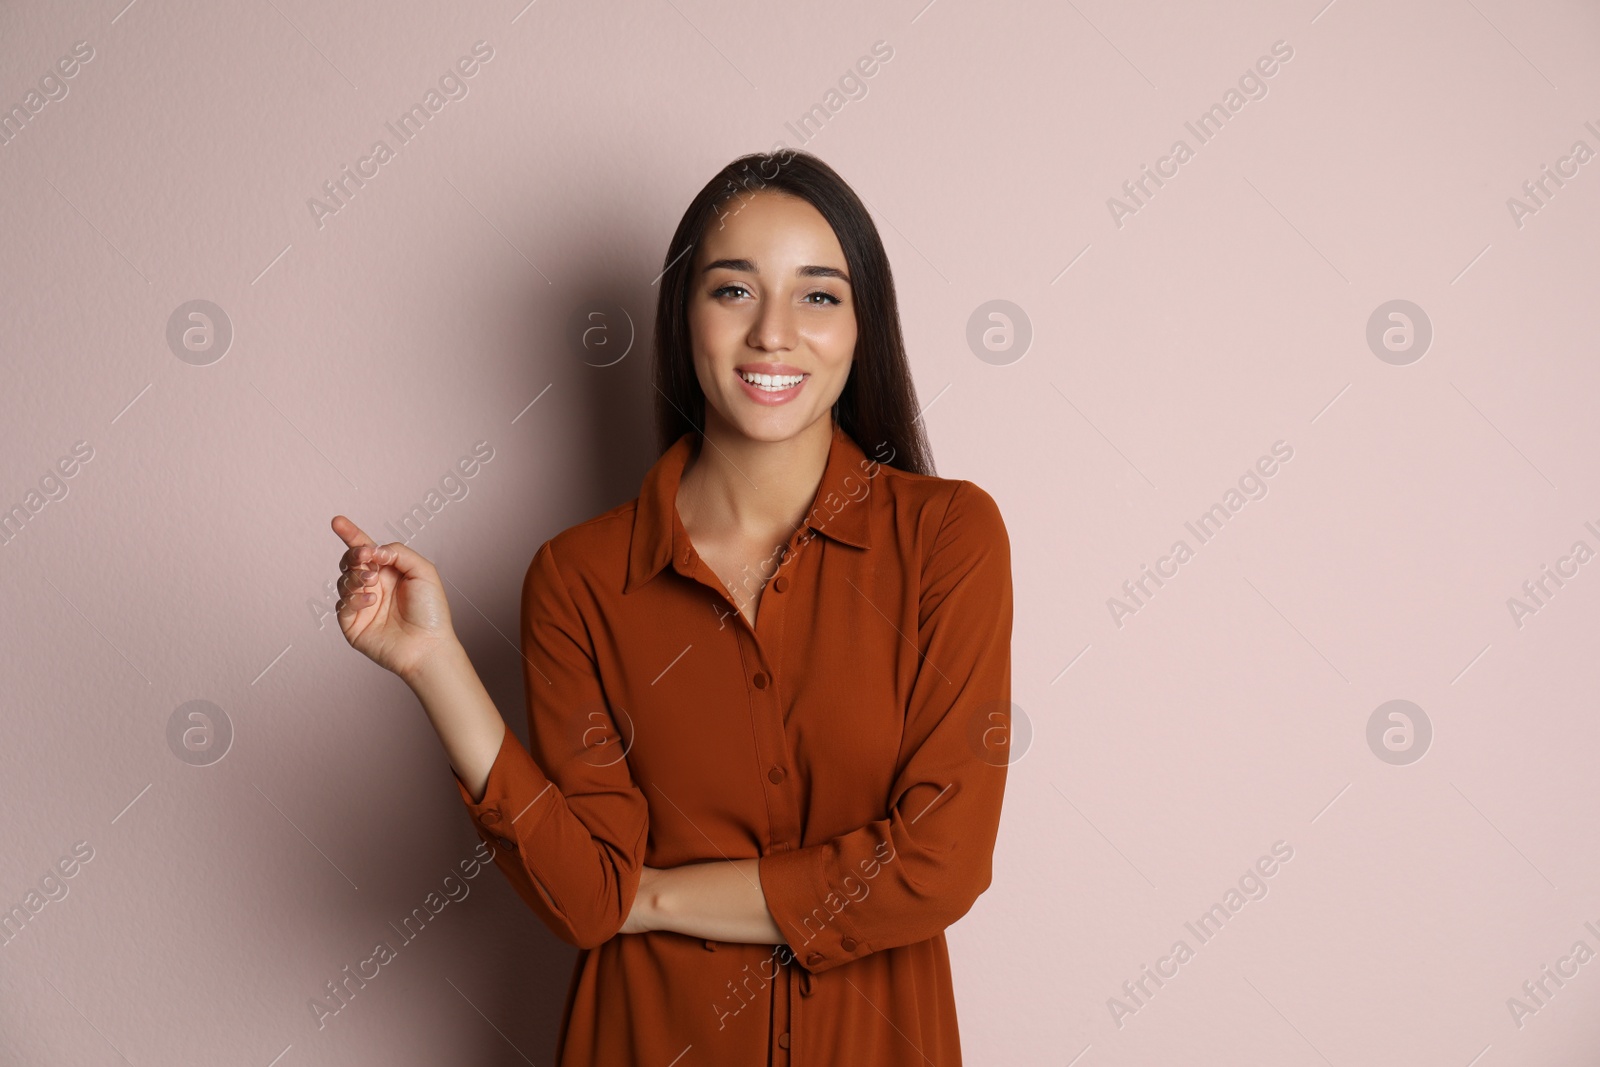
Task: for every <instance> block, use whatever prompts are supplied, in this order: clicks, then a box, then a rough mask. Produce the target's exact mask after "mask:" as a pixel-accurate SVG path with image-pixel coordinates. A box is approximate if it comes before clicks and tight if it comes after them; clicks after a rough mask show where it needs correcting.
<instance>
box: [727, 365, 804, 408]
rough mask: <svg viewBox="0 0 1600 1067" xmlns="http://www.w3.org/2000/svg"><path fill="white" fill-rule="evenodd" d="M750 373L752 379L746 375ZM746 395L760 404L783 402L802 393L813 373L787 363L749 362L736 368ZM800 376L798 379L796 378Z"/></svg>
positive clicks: (740, 385) (735, 371) (737, 376)
mask: <svg viewBox="0 0 1600 1067" xmlns="http://www.w3.org/2000/svg"><path fill="white" fill-rule="evenodd" d="M747 374H748V375H750V377H751V378H754V379H755V380H754V381H751V380H749V379H747V378H746V377H745V375H747ZM734 377H736V378H737V379H738V380H739V387H740V389H742V390H743V391H744V394H745V396H747V397H749V398H750V399H751V400H754V401H755V402H756V403H758V404H767V405H772V404H783V403H787V402H788V401H790V400H793V399H794V398H795V397H797V396H799V395H800V392H801V390H803V389H804V388H805V386H806V382H808V381H810V380H811V375H809V374H807V373H806V372H804V371H802V370H800V369H799V368H797V367H792V366H790V365H788V364H786V363H747V364H745V365H744V366H742V367H737V368H735V370H734ZM796 378H798V379H799V380H798V381H795V379H796Z"/></svg>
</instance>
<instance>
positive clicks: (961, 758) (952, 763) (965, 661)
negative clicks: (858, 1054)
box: [759, 481, 1012, 973]
mask: <svg viewBox="0 0 1600 1067" xmlns="http://www.w3.org/2000/svg"><path fill="white" fill-rule="evenodd" d="M922 574H923V583H922V590H921V597H920V601H919V606H918V624H917V648H918V651H919V652H920V654H921V655H920V660H919V668H918V673H917V677H916V681H915V682H914V683H913V686H912V690H911V696H910V699H909V703H908V707H907V708H906V719H905V731H904V734H903V738H904V740H903V743H902V746H901V750H900V770H899V773H898V774H897V775H896V777H895V780H894V786H893V789H892V791H891V794H890V798H889V799H890V803H889V810H888V813H887V816H886V817H885V818H883V819H879V820H876V821H874V822H871V823H869V824H867V825H866V826H863V827H861V828H860V829H857V830H854V831H851V832H849V833H846V834H844V835H842V836H839V837H835V838H833V839H831V840H828V841H824V842H820V843H817V844H813V845H808V846H806V847H804V848H800V849H795V850H791V851H781V852H772V853H768V854H767V855H765V856H763V857H762V858H761V861H760V868H759V870H760V880H761V890H762V894H763V896H764V897H765V898H766V903H767V908H768V910H769V911H770V912H771V913H772V916H773V919H774V920H775V921H776V923H777V925H778V928H779V929H780V930H782V931H783V932H784V934H785V936H786V937H787V938H788V944H789V946H790V948H791V949H792V950H793V951H794V954H795V957H796V958H797V959H798V961H799V962H800V963H801V964H803V965H804V966H805V967H806V969H807V970H810V971H812V972H814V973H821V972H823V971H827V970H831V969H832V968H834V967H837V966H840V965H841V964H845V963H849V962H850V961H851V960H854V959H858V958H860V957H861V956H863V955H865V954H867V953H871V952H877V951H880V950H882V949H886V948H893V947H896V946H899V945H906V944H911V943H914V942H917V941H923V940H926V939H928V938H930V937H932V936H934V935H935V934H937V933H938V932H939V931H941V930H943V929H945V928H946V927H948V926H950V925H951V924H953V923H954V922H955V921H956V920H957V919H959V918H961V916H963V915H965V914H966V913H967V911H968V910H969V909H970V908H971V907H972V904H973V902H974V901H976V900H977V898H978V896H979V894H981V893H982V892H983V891H984V890H985V889H987V888H988V886H989V883H990V879H991V860H992V856H993V852H994V843H995V838H996V835H997V833H998V830H999V823H1000V808H1001V801H1002V797H1003V794H1004V791H1005V778H1006V765H1007V763H1008V760H1009V751H1010V728H1011V627H1012V589H1011V545H1010V540H1009V537H1008V535H1007V532H1006V527H1005V523H1004V521H1003V520H1002V518H1001V515H1000V510H999V508H998V507H997V506H996V504H995V502H994V500H993V498H992V497H990V496H989V494H988V493H986V492H985V491H984V490H983V489H981V488H979V487H978V486H977V485H974V484H973V483H972V482H968V481H958V482H957V483H956V485H955V488H954V490H953V491H952V493H951V496H950V498H949V503H948V505H947V507H946V511H945V514H944V517H943V519H942V520H941V523H940V527H939V532H938V533H937V534H936V535H935V538H934V543H933V547H932V548H931V549H930V550H929V552H928V555H927V557H926V558H925V560H924V563H923V571H922Z"/></svg>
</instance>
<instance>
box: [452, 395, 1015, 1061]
mask: <svg viewBox="0 0 1600 1067" xmlns="http://www.w3.org/2000/svg"><path fill="white" fill-rule="evenodd" d="M698 447H700V436H699V435H698V434H697V433H693V432H691V433H686V434H684V435H683V437H681V438H680V439H679V440H678V441H677V442H676V443H675V444H674V445H673V446H672V447H671V448H669V449H668V450H667V451H666V452H665V453H663V454H662V455H661V457H660V459H659V460H657V461H656V463H655V465H654V466H652V467H651V469H650V471H649V473H648V474H647V475H646V476H645V479H644V483H643V486H642V488H641V490H640V493H639V497H638V498H637V499H636V500H634V501H630V502H628V503H626V504H623V505H620V506H618V507H616V508H613V509H611V510H610V511H607V512H605V513H604V514H602V515H599V516H597V517H595V518H593V519H591V520H589V521H588V522H584V523H581V524H579V525H577V526H574V527H572V528H570V529H568V530H564V531H562V532H561V533H559V534H557V535H556V536H555V537H553V538H551V539H550V540H549V541H547V542H545V543H544V544H542V545H541V546H540V547H539V549H538V551H537V552H536V553H535V554H534V557H533V561H532V563H531V564H530V565H529V568H528V572H527V577H526V579H525V581H524V583H523V588H522V627H521V641H522V648H523V674H524V678H525V681H526V686H525V688H526V696H527V703H528V730H529V745H528V747H524V746H523V744H522V743H521V742H520V741H519V740H518V738H517V737H516V735H515V734H514V733H513V732H512V731H511V730H509V729H508V730H507V731H506V733H505V737H504V740H503V741H502V742H501V747H500V751H499V754H498V755H497V756H496V758H495V762H494V765H493V768H492V770H491V771H490V774H489V781H488V785H487V787H486V789H485V792H484V795H483V798H482V799H481V800H480V801H478V802H476V803H474V802H473V800H472V796H471V794H470V793H469V792H468V791H467V788H466V786H465V785H463V784H462V783H461V780H460V779H459V778H456V779H455V781H456V786H457V788H458V789H459V791H460V794H461V799H462V802H463V803H464V804H465V805H466V806H467V810H468V811H469V813H470V814H471V817H472V820H473V823H474V825H475V826H476V827H477V829H478V832H479V834H480V835H481V836H482V837H483V839H484V840H485V841H487V842H489V843H490V844H492V845H494V846H496V848H495V863H496V864H497V865H498V866H499V868H500V869H501V870H502V871H504V872H505V875H506V877H507V878H509V879H510V880H511V884H512V885H513V886H514V887H515V888H516V891H517V893H518V894H519V895H520V896H521V897H522V899H523V900H525V901H526V902H527V904H528V906H529V907H531V908H532V909H533V911H534V912H535V913H536V914H537V915H538V916H539V918H540V919H542V920H543V921H544V923H545V924H546V925H547V926H548V927H549V928H550V929H551V930H552V931H554V932H555V934H556V935H557V936H559V937H560V938H561V939H562V940H564V941H567V942H569V943H570V944H572V945H575V946H577V947H578V948H579V949H580V950H581V951H580V952H579V954H578V959H577V964H576V967H575V969H574V972H573V976H572V982H571V986H570V988H569V991H568V994H567V1003H566V1008H565V1015H564V1019H563V1023H562V1026H561V1030H560V1036H559V1039H558V1044H559V1049H558V1053H557V1056H558V1063H559V1065H560V1067H624V1065H639V1067H701V1065H722V1064H728V1065H736V1067H744V1065H760V1064H784V1065H791V1067H834V1065H839V1064H852V1065H853V1064H871V1065H875V1067H898V1065H902V1064H904V1065H906V1067H911V1065H916V1067H928V1065H930V1064H932V1065H937V1067H956V1065H958V1064H960V1062H961V1046H960V1039H959V1036H958V1032H957V1026H956V1006H955V998H954V995H953V993H952V989H951V982H950V960H949V954H948V952H947V950H946V946H945V935H944V930H945V928H946V927H948V926H949V925H950V924H952V923H954V922H955V921H956V920H957V919H959V918H961V916H962V915H964V914H965V913H966V912H967V910H968V909H969V908H970V907H971V906H972V904H973V901H974V900H976V899H977V897H978V895H979V894H980V893H982V892H983V891H984V890H985V889H986V888H988V886H989V881H990V858H991V855H992V852H993V848H994V841H995V834H996V831H997V828H998V824H999V819H1000V806H1001V799H1002V794H1003V792H1004V787H1005V777H1006V764H1007V756H1008V752H1009V736H1008V734H1009V728H1010V709H1011V657H1010V649H1011V621H1012V601H1011V562H1010V542H1009V540H1008V537H1007V533H1006V528H1005V524H1004V523H1003V522H1002V520H1001V516H1000V512H999V510H998V508H997V507H996V506H995V502H994V500H993V499H992V498H991V497H990V496H989V495H988V494H987V493H986V492H985V491H984V490H982V489H980V488H978V486H976V485H975V484H973V483H972V482H970V481H961V480H954V479H946V478H936V477H927V476H923V475H917V474H912V473H909V472H906V471H902V470H899V469H897V468H895V467H892V466H890V465H889V464H891V463H892V462H893V457H892V456H890V455H888V454H887V452H888V449H887V448H884V449H883V453H882V454H879V455H877V456H875V457H869V456H867V454H866V453H865V451H864V450H863V449H862V447H861V446H860V445H858V444H857V443H856V441H854V440H853V439H852V438H851V437H850V436H849V435H848V434H846V433H845V431H844V430H843V428H842V427H840V426H838V425H837V424H835V427H834V434H833V440H832V444H831V445H830V448H829V453H828V459H827V465H826V468H825V470H824V472H823V476H822V482H821V484H820V486H819V487H818V490H817V494H816V497H815V499H814V501H813V504H812V508H811V510H810V512H809V513H808V515H807V517H806V520H805V522H804V523H802V525H801V526H800V528H799V529H797V530H796V531H795V532H794V534H793V536H792V537H791V538H790V539H789V541H788V543H787V544H786V545H785V546H783V548H782V551H781V552H775V553H774V559H773V560H772V561H771V564H770V565H769V566H768V567H766V568H765V570H766V574H765V575H764V577H768V578H770V584H769V585H768V587H767V589H766V591H765V592H764V593H763V594H762V597H761V602H760V609H759V611H758V612H757V615H756V626H755V627H754V628H753V629H752V628H751V627H750V625H749V624H748V623H747V622H746V620H745V618H744V616H743V615H741V614H740V612H739V610H738V605H739V603H741V602H743V600H744V599H746V596H747V595H746V593H745V587H743V586H742V585H741V584H740V583H739V582H737V581H736V582H735V583H734V584H735V586H736V589H735V591H734V592H733V593H730V592H729V590H728V589H727V588H726V587H725V586H723V585H722V583H721V582H720V581H719V580H718V577H717V575H716V574H715V573H713V572H712V570H711V569H710V568H709V567H708V566H706V565H705V564H704V563H702V562H701V561H700V559H699V557H698V556H697V555H696V553H695V549H694V546H693V545H692V544H691V543H690V541H689V537H688V535H687V533H686V532H685V530H684V526H683V523H682V520H681V519H680V518H679V516H678V510H677V503H676V501H677V490H678V482H679V477H680V475H681V474H682V472H683V470H684V467H685V465H686V463H687V461H688V460H689V459H690V457H691V456H692V455H693V454H694V450H695V449H697V448H698ZM874 451H875V452H877V451H878V450H877V449H875V450H874ZM880 460H881V462H879V461H880ZM774 568H775V570H774ZM759 580H760V576H756V575H754V574H752V575H751V576H750V582H751V583H752V584H751V585H750V586H749V588H750V589H754V588H755V587H756V585H755V583H757V582H759ZM736 598H737V599H736ZM530 750H531V755H530ZM751 857H760V861H761V862H760V881H761V889H762V892H763V895H764V896H765V899H766V902H767V906H768V908H769V909H770V911H771V912H772V915H773V918H774V919H775V920H776V921H777V924H778V928H779V929H780V930H783V931H784V932H785V934H786V935H787V937H788V943H787V944H786V945H753V944H739V943H731V942H725V941H708V940H704V939H701V938H697V937H689V936H686V935H683V934H679V933H676V932H670V931H658V932H652V933H646V934H618V933H617V931H618V930H619V929H620V928H621V926H622V923H623V920H624V919H625V918H626V917H627V915H628V912H629V909H630V907H631V906H632V903H633V898H634V894H635V892H636V891H637V889H638V885H639V873H640V867H641V866H650V867H676V866H679V865H682V864H687V863H699V862H704V861H707V860H716V859H746V858H751Z"/></svg>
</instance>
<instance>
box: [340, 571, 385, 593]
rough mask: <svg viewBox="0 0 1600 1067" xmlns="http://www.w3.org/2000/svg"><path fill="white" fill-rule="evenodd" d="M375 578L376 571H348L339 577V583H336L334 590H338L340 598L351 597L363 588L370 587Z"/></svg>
mask: <svg viewBox="0 0 1600 1067" xmlns="http://www.w3.org/2000/svg"><path fill="white" fill-rule="evenodd" d="M377 577H378V575H377V572H376V571H371V570H367V569H366V568H356V569H354V570H348V571H345V572H344V573H343V574H341V575H340V576H339V581H338V582H337V583H336V585H335V588H337V589H338V590H339V595H340V596H352V595H354V594H356V593H359V592H360V591H361V590H362V589H363V588H364V587H366V586H368V585H371V584H372V582H373V581H374V580H375V579H376V578H377Z"/></svg>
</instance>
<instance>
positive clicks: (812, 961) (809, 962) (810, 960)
mask: <svg viewBox="0 0 1600 1067" xmlns="http://www.w3.org/2000/svg"><path fill="white" fill-rule="evenodd" d="M821 962H822V953H820V952H813V953H812V954H811V955H809V956H807V957H806V966H807V967H815V966H816V965H817V964H819V963H821Z"/></svg>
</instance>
